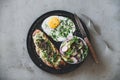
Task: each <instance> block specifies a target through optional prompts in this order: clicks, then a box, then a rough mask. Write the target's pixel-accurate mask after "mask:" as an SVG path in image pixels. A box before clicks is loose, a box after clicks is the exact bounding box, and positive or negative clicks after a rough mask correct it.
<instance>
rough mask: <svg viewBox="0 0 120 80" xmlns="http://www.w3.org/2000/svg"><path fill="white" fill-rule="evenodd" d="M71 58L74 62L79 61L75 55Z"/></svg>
mask: <svg viewBox="0 0 120 80" xmlns="http://www.w3.org/2000/svg"><path fill="white" fill-rule="evenodd" d="M70 59H71V60H72V61H73V63H77V62H78V60H77V59H76V58H75V57H71V58H70Z"/></svg>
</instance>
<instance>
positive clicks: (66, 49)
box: [60, 36, 88, 64]
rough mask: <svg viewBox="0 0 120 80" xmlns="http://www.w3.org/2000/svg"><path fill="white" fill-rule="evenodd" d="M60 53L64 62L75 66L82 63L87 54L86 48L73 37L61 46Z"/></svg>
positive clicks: (81, 41) (77, 38) (78, 39)
mask: <svg viewBox="0 0 120 80" xmlns="http://www.w3.org/2000/svg"><path fill="white" fill-rule="evenodd" d="M60 52H61V55H62V58H63V59H64V61H66V62H68V63H70V64H75V63H79V62H82V61H83V60H84V59H85V58H86V56H87V54H88V46H87V45H86V43H85V42H84V40H83V39H82V38H80V37H77V36H74V37H73V38H72V39H70V40H67V41H65V42H63V43H62V44H61V47H60Z"/></svg>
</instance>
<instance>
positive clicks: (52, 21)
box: [48, 17, 60, 29]
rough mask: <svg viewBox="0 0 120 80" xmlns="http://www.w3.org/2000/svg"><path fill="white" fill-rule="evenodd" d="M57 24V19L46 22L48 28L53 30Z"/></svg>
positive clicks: (53, 18) (58, 21) (58, 22)
mask: <svg viewBox="0 0 120 80" xmlns="http://www.w3.org/2000/svg"><path fill="white" fill-rule="evenodd" d="M59 24H60V20H59V19H58V18H57V17H52V18H51V19H50V20H49V22H48V26H49V27H50V28H53V29H54V28H57V27H58V25H59Z"/></svg>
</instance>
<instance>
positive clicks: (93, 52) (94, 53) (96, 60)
mask: <svg viewBox="0 0 120 80" xmlns="http://www.w3.org/2000/svg"><path fill="white" fill-rule="evenodd" d="M84 40H85V42H86V43H87V45H88V47H89V49H90V52H91V54H92V57H93V59H94V61H95V63H97V64H98V63H99V61H98V58H97V55H96V52H95V50H94V49H93V47H92V45H91V43H90V41H89V40H88V38H87V37H85V38H84Z"/></svg>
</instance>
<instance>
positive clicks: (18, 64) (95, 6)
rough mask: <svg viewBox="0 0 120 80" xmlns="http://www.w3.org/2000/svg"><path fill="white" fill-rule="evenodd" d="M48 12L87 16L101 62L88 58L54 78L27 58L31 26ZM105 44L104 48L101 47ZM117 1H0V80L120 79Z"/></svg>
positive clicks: (119, 18) (119, 20)
mask: <svg viewBox="0 0 120 80" xmlns="http://www.w3.org/2000/svg"><path fill="white" fill-rule="evenodd" d="M51 10H66V11H69V12H73V13H74V12H75V13H77V14H78V15H79V14H80V13H82V14H85V15H87V16H89V17H90V18H91V19H92V20H93V22H94V23H95V25H96V26H95V29H96V31H97V32H98V34H99V36H100V38H97V37H98V36H95V35H94V34H92V35H93V37H94V38H93V39H92V40H93V41H94V42H93V44H94V46H95V47H96V48H95V49H96V51H97V53H98V56H99V59H100V60H101V63H100V64H98V65H96V64H95V63H94V61H93V60H92V58H91V56H88V58H87V60H86V61H85V62H84V63H83V64H82V65H81V66H80V67H79V68H78V69H77V70H75V71H73V72H71V73H68V74H63V75H53V74H49V73H46V72H44V71H42V70H41V69H39V68H38V67H37V66H36V65H35V64H34V63H33V62H32V60H31V59H30V57H29V55H28V52H27V48H26V37H27V33H28V30H29V28H30V26H31V25H32V23H33V22H34V21H35V20H36V18H38V17H39V16H40V15H42V14H44V13H45V12H48V11H51ZM103 45H105V46H106V45H107V47H105V46H103ZM119 74H120V0H0V80H120V76H119Z"/></svg>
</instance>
